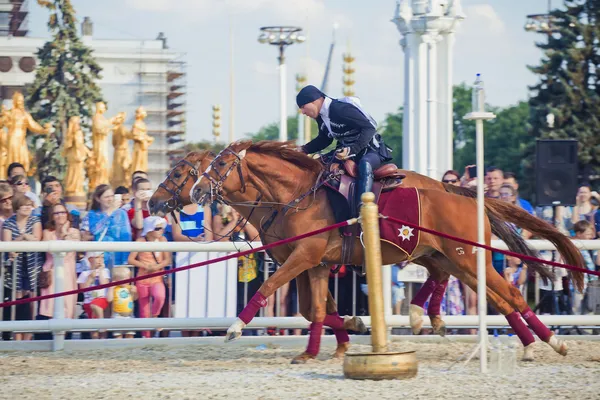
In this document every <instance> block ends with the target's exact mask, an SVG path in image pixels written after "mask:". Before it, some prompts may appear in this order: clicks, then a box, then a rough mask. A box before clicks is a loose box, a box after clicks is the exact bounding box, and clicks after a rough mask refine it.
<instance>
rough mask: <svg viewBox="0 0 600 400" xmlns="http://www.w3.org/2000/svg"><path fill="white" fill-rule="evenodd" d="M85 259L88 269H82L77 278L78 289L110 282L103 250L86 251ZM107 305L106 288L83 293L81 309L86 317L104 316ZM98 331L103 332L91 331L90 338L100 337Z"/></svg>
mask: <svg viewBox="0 0 600 400" xmlns="http://www.w3.org/2000/svg"><path fill="white" fill-rule="evenodd" d="M86 259H87V262H88V264H89V269H88V270H85V271H82V272H81V274H80V275H79V278H77V283H78V284H79V288H80V289H86V288H88V287H91V286H97V285H102V284H105V283H108V282H110V272H109V270H108V268H106V267H105V266H104V253H103V252H99V251H98V252H87V253H86ZM107 307H108V300H107V299H106V289H97V290H92V291H90V292H85V293H84V300H83V309H84V311H85V312H86V314H87V316H88V318H104V310H106V308H107ZM99 333H104V332H93V333H92V338H93V339H98V338H99V337H100V335H99Z"/></svg>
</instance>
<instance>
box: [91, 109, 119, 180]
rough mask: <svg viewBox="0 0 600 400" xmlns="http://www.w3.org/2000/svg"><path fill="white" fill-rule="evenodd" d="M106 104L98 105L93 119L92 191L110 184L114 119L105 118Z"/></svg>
mask: <svg viewBox="0 0 600 400" xmlns="http://www.w3.org/2000/svg"><path fill="white" fill-rule="evenodd" d="M105 112H106V104H104V103H103V102H101V101H100V102H98V103H96V115H94V117H93V118H92V160H90V162H89V163H88V167H89V166H90V165H93V166H94V167H93V168H91V169H90V171H92V170H93V174H92V176H93V178H92V177H89V176H88V177H89V178H90V182H89V190H90V191H92V190H94V189H95V188H96V186H98V185H102V184H108V167H109V165H108V143H107V140H108V133H109V132H110V129H111V127H112V125H113V123H114V118H112V119H108V118H106V117H105V116H104V113H105Z"/></svg>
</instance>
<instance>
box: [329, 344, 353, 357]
mask: <svg viewBox="0 0 600 400" xmlns="http://www.w3.org/2000/svg"><path fill="white" fill-rule="evenodd" d="M349 348H350V342H346V343H339V344H338V345H337V348H336V349H335V353H333V356H332V358H344V356H345V355H346V352H347V351H348V349H349Z"/></svg>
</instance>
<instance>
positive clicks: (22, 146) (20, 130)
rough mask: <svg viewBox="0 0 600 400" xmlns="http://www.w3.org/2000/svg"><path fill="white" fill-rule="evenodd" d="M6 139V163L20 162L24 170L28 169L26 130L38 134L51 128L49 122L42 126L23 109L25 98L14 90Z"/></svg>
mask: <svg viewBox="0 0 600 400" xmlns="http://www.w3.org/2000/svg"><path fill="white" fill-rule="evenodd" d="M7 126H8V140H7V144H6V147H7V157H6V165H10V164H12V163H14V162H17V163H21V164H23V166H24V167H25V171H29V166H30V163H29V160H30V155H29V149H28V148H27V131H28V130H29V131H31V132H33V133H37V134H40V135H48V134H50V131H51V130H52V125H51V124H45V125H44V126H43V127H42V126H41V125H40V124H38V123H37V122H36V121H35V120H34V119H33V118H32V117H31V114H29V113H28V112H27V111H25V99H24V98H23V95H22V94H21V93H20V92H15V94H14V95H13V108H12V110H10V114H9V115H8V120H7Z"/></svg>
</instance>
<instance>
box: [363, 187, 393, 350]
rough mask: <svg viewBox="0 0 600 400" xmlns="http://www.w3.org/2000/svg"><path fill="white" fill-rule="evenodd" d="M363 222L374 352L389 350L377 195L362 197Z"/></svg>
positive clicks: (366, 194) (369, 193) (365, 194)
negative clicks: (376, 202)
mask: <svg viewBox="0 0 600 400" xmlns="http://www.w3.org/2000/svg"><path fill="white" fill-rule="evenodd" d="M361 200H362V202H363V206H362V207H361V209H360V215H361V219H362V221H361V224H362V228H363V232H364V243H365V260H366V264H367V285H368V287H369V314H371V346H372V347H373V353H385V352H386V351H387V329H386V325H385V315H384V306H383V293H382V289H383V283H382V281H383V277H382V271H381V242H380V236H379V210H378V207H377V204H375V195H374V194H373V193H371V192H368V193H364V194H363V195H362V197H361Z"/></svg>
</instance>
